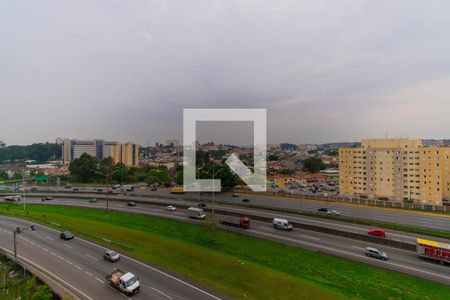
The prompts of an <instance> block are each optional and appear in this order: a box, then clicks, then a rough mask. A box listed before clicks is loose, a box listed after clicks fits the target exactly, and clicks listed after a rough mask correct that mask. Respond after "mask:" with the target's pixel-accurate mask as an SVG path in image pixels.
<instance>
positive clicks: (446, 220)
mask: <svg viewBox="0 0 450 300" xmlns="http://www.w3.org/2000/svg"><path fill="white" fill-rule="evenodd" d="M47 189H48V190H50V191H59V192H68V191H71V190H70V189H65V188H64V187H59V188H56V187H49V188H46V187H39V188H38V191H43V192H44V191H45V190H47ZM103 190H104V189H103ZM81 192H89V193H99V192H98V191H97V189H96V188H86V190H84V191H81ZM81 192H80V193H79V194H81ZM99 194H103V195H104V194H105V193H104V192H103V193H101V192H100V193H99ZM133 195H134V196H137V197H139V198H142V197H144V198H175V199H191V200H204V201H211V198H212V194H210V193H209V194H208V193H203V195H200V194H198V193H186V194H181V195H173V194H170V191H168V190H166V189H159V190H158V191H150V190H149V189H144V190H135V191H134V192H133V193H129V197H132V196H133ZM117 196H118V195H116V197H117ZM113 197H114V196H113ZM139 198H136V199H139ZM244 198H245V199H248V200H249V202H248V203H245V202H243V201H242V200H243V199H244ZM215 199H216V201H218V202H221V203H227V204H240V205H257V206H261V207H264V208H268V209H270V208H275V209H291V210H298V211H308V212H316V211H317V209H318V208H320V207H326V208H328V209H330V210H331V209H335V210H338V211H340V212H341V215H343V216H347V217H352V218H358V219H365V220H373V221H381V222H387V223H395V224H401V225H408V226H414V227H421V228H428V229H437V230H446V231H450V214H448V215H442V214H435V213H431V212H428V213H421V212H416V211H411V212H409V211H407V210H400V209H389V208H380V207H373V206H370V207H369V206H364V205H352V204H346V203H339V202H326V201H317V200H301V199H291V198H285V197H275V196H259V195H251V194H248V195H247V194H242V195H239V197H231V195H230V194H228V193H216V194H215Z"/></svg>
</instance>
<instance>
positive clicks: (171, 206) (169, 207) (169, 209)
mask: <svg viewBox="0 0 450 300" xmlns="http://www.w3.org/2000/svg"><path fill="white" fill-rule="evenodd" d="M166 209H167V210H168V211H176V210H177V208H176V207H175V206H173V205H169V206H167V207H166Z"/></svg>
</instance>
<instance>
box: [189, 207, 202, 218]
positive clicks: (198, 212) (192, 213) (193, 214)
mask: <svg viewBox="0 0 450 300" xmlns="http://www.w3.org/2000/svg"><path fill="white" fill-rule="evenodd" d="M186 216H188V217H189V218H193V219H199V220H201V219H204V218H205V217H206V215H205V212H204V211H203V209H201V208H198V207H189V208H188V209H187V210H186Z"/></svg>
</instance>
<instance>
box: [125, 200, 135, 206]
mask: <svg viewBox="0 0 450 300" xmlns="http://www.w3.org/2000/svg"><path fill="white" fill-rule="evenodd" d="M127 205H128V206H136V203H135V202H133V201H130V202H128V203H127Z"/></svg>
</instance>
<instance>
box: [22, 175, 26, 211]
mask: <svg viewBox="0 0 450 300" xmlns="http://www.w3.org/2000/svg"><path fill="white" fill-rule="evenodd" d="M22 195H23V210H26V209H27V207H26V203H25V168H23V169H22Z"/></svg>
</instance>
